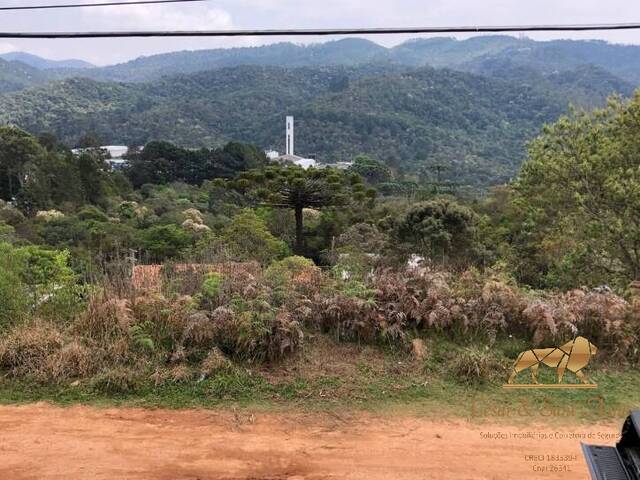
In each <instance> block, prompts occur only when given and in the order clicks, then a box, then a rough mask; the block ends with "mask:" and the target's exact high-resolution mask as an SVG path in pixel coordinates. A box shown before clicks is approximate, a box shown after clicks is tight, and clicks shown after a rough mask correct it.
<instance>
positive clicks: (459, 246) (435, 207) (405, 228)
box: [396, 198, 478, 262]
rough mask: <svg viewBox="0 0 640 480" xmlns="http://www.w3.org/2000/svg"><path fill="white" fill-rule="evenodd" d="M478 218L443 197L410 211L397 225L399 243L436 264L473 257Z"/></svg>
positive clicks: (465, 208)
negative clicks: (412, 246) (404, 242)
mask: <svg viewBox="0 0 640 480" xmlns="http://www.w3.org/2000/svg"><path fill="white" fill-rule="evenodd" d="M477 223H478V216H477V215H476V214H475V213H474V212H473V210H471V209H470V208H467V207H465V206H462V205H459V204H458V203H456V202H454V201H451V200H448V199H444V198H440V199H436V200H432V201H429V202H424V203H419V204H417V205H415V206H414V207H413V208H411V209H410V210H409V211H408V212H407V214H406V215H405V217H404V218H403V219H402V220H401V221H400V223H399V225H398V226H397V231H396V235H397V236H398V240H400V241H407V240H408V241H409V242H410V243H413V244H414V245H415V246H417V247H418V248H419V250H420V252H421V253H423V254H425V255H426V256H428V257H429V258H431V259H432V260H434V261H437V260H438V259H440V258H442V261H443V262H444V261H445V260H446V259H447V258H456V259H468V258H470V257H473V248H474V238H475V233H476V225H477Z"/></svg>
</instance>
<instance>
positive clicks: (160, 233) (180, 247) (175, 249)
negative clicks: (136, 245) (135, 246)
mask: <svg viewBox="0 0 640 480" xmlns="http://www.w3.org/2000/svg"><path fill="white" fill-rule="evenodd" d="M192 241H193V237H192V236H191V235H190V234H189V233H188V232H187V231H185V230H184V229H182V228H180V227H178V226H177V225H156V226H153V227H150V228H148V229H146V230H143V231H142V232H141V233H140V246H141V247H142V248H143V249H144V250H145V251H146V252H147V253H148V254H149V255H150V256H151V257H152V258H153V259H155V260H157V261H161V260H164V259H167V258H175V257H179V256H180V255H181V254H182V253H184V251H185V250H186V249H187V248H188V247H189V246H191V244H192Z"/></svg>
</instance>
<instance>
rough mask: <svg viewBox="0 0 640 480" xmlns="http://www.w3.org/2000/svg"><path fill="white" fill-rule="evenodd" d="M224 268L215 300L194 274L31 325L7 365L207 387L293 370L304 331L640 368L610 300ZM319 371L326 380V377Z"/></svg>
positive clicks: (634, 332)
mask: <svg viewBox="0 0 640 480" xmlns="http://www.w3.org/2000/svg"><path fill="white" fill-rule="evenodd" d="M216 271H218V272H219V273H220V282H219V285H217V284H216V285H217V286H216V289H215V290H216V293H215V301H211V299H207V301H206V302H205V301H204V300H203V295H202V294H201V290H199V289H202V280H203V279H204V276H202V275H201V272H200V271H198V269H195V270H194V271H189V270H186V269H183V270H182V271H181V272H179V274H180V275H183V276H185V275H186V276H189V275H191V276H190V277H189V278H187V279H186V280H185V279H184V278H183V279H182V280H181V281H182V282H185V283H184V285H187V286H188V288H187V289H186V290H189V291H190V292H192V293H193V295H186V294H184V291H185V289H173V290H171V289H165V288H159V289H151V290H135V289H130V290H129V291H127V292H126V295H124V296H117V295H116V292H115V291H112V290H109V288H108V287H106V286H105V287H103V288H102V289H99V288H98V289H95V290H94V293H93V294H92V296H91V298H90V299H89V301H88V304H87V308H86V311H84V312H83V313H82V314H80V315H78V316H77V317H76V318H75V319H73V320H72V321H71V322H68V323H64V322H59V323H52V322H45V321H42V320H32V321H29V322H26V323H19V324H17V325H15V326H13V327H11V328H10V329H8V330H7V331H6V333H5V335H4V336H3V337H2V338H1V339H0V369H1V370H2V371H4V372H6V373H8V374H10V375H12V376H15V377H29V378H35V379H37V380H38V381H41V382H52V383H56V382H63V381H67V380H70V379H74V378H93V380H94V381H93V383H92V384H93V385H94V386H95V388H96V389H98V390H100V391H104V392H118V391H120V392H121V391H128V390H131V389H135V388H136V386H137V385H138V383H139V382H141V381H142V382H144V381H148V380H150V379H151V380H153V381H155V383H166V382H171V383H181V382H189V381H195V380H197V379H201V378H205V377H207V376H210V375H214V374H215V373H216V372H219V371H222V370H226V369H228V368H229V367H230V366H231V362H237V361H241V362H250V363H254V364H255V363H261V362H269V363H274V362H283V361H284V363H279V365H280V366H281V367H282V368H294V367H293V366H292V365H293V364H292V363H290V362H288V361H287V359H288V358H296V353H298V352H301V351H302V352H303V354H304V355H306V354H307V353H308V351H307V350H304V349H303V347H304V346H305V344H306V345H307V347H308V346H309V345H308V342H306V340H305V334H304V332H305V330H306V332H307V333H309V332H310V333H312V334H313V333H314V332H327V333H330V334H331V336H332V338H333V339H335V341H336V342H339V341H342V340H348V341H350V342H358V344H360V343H365V344H367V343H368V344H373V343H385V344H391V345H394V348H395V351H397V352H399V355H406V353H405V352H407V351H409V348H408V347H409V345H410V341H411V339H413V338H415V337H416V336H422V337H426V336H428V335H429V334H437V335H443V336H445V337H447V338H449V339H450V340H456V341H461V342H465V343H469V341H470V340H476V344H477V343H480V342H482V344H483V345H488V346H491V345H493V344H494V342H496V339H498V338H503V337H506V336H508V335H511V336H513V337H514V338H516V339H520V340H522V341H525V342H527V343H529V344H530V343H533V344H551V345H554V344H559V343H560V342H562V341H566V339H567V338H572V337H573V336H575V335H578V334H579V335H583V336H585V337H587V338H589V339H590V340H591V341H592V342H593V343H594V344H596V345H597V346H598V347H599V348H600V349H601V351H603V352H605V353H606V354H605V355H603V358H607V359H610V360H613V361H616V362H620V361H624V362H637V361H638V359H639V356H640V355H639V353H638V346H637V345H638V335H639V332H640V328H639V326H640V307H639V305H638V304H631V303H629V302H627V301H626V300H625V299H624V298H622V297H620V296H617V295H615V294H613V293H611V292H609V291H600V290H596V291H583V290H573V291H570V292H567V293H564V294H545V295H540V294H534V293H530V292H524V291H522V290H520V289H518V288H517V287H516V286H514V285H513V284H511V283H509V282H507V281H504V280H501V279H499V278H491V277H489V278H484V277H483V276H482V275H481V274H479V273H478V272H475V271H470V272H466V273H465V274H463V275H459V276H455V277H454V276H453V275H451V274H449V273H447V272H441V271H430V270H426V269H415V270H409V271H405V270H390V269H384V270H379V271H376V272H373V273H372V274H370V275H368V277H367V278H366V279H365V282H364V283H362V284H358V285H356V286H355V287H354V286H353V285H341V282H339V281H337V280H334V279H332V278H331V277H330V276H328V275H324V274H322V273H321V272H320V271H319V269H317V268H316V267H315V266H313V265H311V264H309V263H308V261H306V260H300V259H294V260H288V261H287V262H279V263H277V264H274V265H273V266H272V267H270V268H269V269H267V270H266V272H263V271H262V270H261V269H260V266H259V265H257V264H237V263H230V262H228V263H225V264H222V265H219V266H217V267H216ZM176 278H177V277H172V278H168V279H166V280H165V282H174V281H175V280H176ZM198 278H199V279H200V280H197V279H198ZM198 282H200V286H199V287H197V284H198ZM105 285H108V283H105ZM218 287H219V288H218ZM356 287H357V288H356ZM172 291H173V293H171V292H172ZM163 292H164V293H163ZM313 348H317V347H313ZM332 348H334V350H335V348H337V347H332ZM361 348H366V347H362V346H354V345H353V344H350V345H346V346H345V347H344V351H342V352H341V353H340V354H339V355H341V356H342V357H343V358H350V354H349V353H348V352H350V351H361V350H354V349H361ZM314 351H315V350H314ZM331 354H335V352H334V353H331ZM322 360H323V361H325V362H327V360H328V359H327V358H324V359H322ZM341 360H342V359H341ZM349 361H353V362H355V363H358V360H356V359H354V358H350V360H349ZM491 361H492V359H491V358H490V356H487V355H485V354H484V352H482V351H476V350H473V349H471V350H469V351H466V352H463V354H462V355H461V356H460V357H459V358H457V359H455V362H454V363H453V364H452V368H453V370H454V374H455V375H458V376H460V377H461V378H463V379H467V380H466V381H468V382H469V383H474V382H477V381H482V379H483V378H485V376H486V375H485V374H486V372H487V369H488V368H490V367H491ZM312 363H313V362H312ZM321 363H322V361H319V363H318V365H317V368H318V369H319V370H318V371H327V368H329V367H327V366H326V365H321ZM330 364H331V363H330V362H328V363H327V365H330ZM342 364H343V366H342V367H340V368H346V367H345V366H344V362H342ZM374 370H375V369H374ZM307 373H309V372H307ZM353 374H354V372H350V373H349V375H353Z"/></svg>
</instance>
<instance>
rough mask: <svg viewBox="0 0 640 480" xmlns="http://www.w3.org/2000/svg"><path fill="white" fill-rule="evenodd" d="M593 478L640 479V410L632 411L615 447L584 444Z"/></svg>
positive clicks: (609, 479) (614, 479) (594, 479)
mask: <svg viewBox="0 0 640 480" xmlns="http://www.w3.org/2000/svg"><path fill="white" fill-rule="evenodd" d="M582 451H583V453H584V457H585V460H586V461H587V465H588V467H589V472H590V473H591V478H592V480H640V410H636V411H635V412H631V415H629V416H628V417H627V419H626V420H625V422H624V425H623V426H622V435H621V437H620V440H619V441H618V443H617V444H616V446H615V447H605V446H600V445H585V444H582Z"/></svg>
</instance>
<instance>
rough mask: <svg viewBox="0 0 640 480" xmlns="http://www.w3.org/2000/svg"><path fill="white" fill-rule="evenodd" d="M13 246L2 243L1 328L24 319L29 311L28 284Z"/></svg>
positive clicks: (0, 277) (0, 250)
mask: <svg viewBox="0 0 640 480" xmlns="http://www.w3.org/2000/svg"><path fill="white" fill-rule="evenodd" d="M20 273H21V269H20V265H19V263H18V261H17V259H16V257H15V255H14V250H13V247H11V246H10V245H9V244H8V243H0V329H3V328H5V327H6V326H7V325H9V324H11V323H14V322H15V323H19V322H20V321H21V320H24V319H25V318H26V316H27V313H28V311H29V294H28V290H27V286H26V285H25V284H24V282H23V279H22V277H21V275H20Z"/></svg>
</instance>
